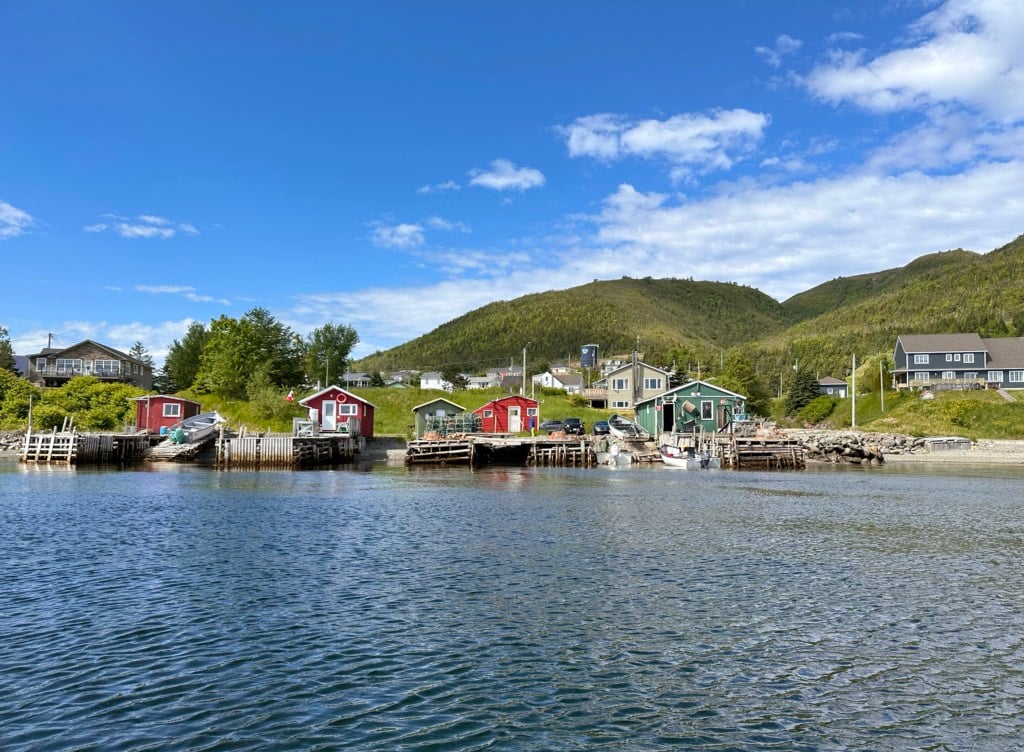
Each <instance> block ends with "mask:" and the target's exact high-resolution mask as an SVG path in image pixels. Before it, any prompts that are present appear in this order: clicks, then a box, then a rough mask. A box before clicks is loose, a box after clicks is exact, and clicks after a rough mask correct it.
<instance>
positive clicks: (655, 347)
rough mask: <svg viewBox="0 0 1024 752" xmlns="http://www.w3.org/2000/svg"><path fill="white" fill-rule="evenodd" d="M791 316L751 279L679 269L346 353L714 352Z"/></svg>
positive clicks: (422, 363)
mask: <svg viewBox="0 0 1024 752" xmlns="http://www.w3.org/2000/svg"><path fill="white" fill-rule="evenodd" d="M794 321H796V319H795V318H794V317H793V316H792V315H791V314H790V313H789V312H788V311H787V310H786V309H785V308H784V307H783V306H782V305H781V304H780V303H779V302H778V301H776V300H775V299H773V298H771V297H770V296H768V295H765V294H764V293H762V292H760V291H758V290H755V289H754V288H751V287H744V286H741V285H737V284H730V283H723V282H695V281H692V280H680V279H651V278H645V279H630V278H623V279H619V280H613V281H604V282H599V281H595V282H591V283H589V284H586V285H582V286H580V287H574V288H571V289H568V290H561V291H552V292H544V293H537V294H533V295H525V296H523V297H521V298H516V299H515V300H510V301H500V302H496V303H491V304H489V305H486V306H484V307H482V308H479V309H477V310H475V311H471V312H470V313H467V314H465V315H463V316H460V317H458V318H457V319H453V320H452V321H449V322H448V323H446V324H443V325H442V326H439V327H438V328H437V329H435V330H433V331H432V332H429V333H428V334H425V335H423V336H422V337H418V338H416V339H414V340H412V341H410V342H407V343H406V344H403V345H400V346H399V347H396V348H393V349H391V350H388V351H386V352H380V353H375V354H373V355H371V356H369V357H366V358H363V359H361V360H359V361H356V362H355V363H353V365H352V367H353V368H354V369H357V370H365V371H374V370H390V369H395V368H414V367H415V368H424V369H436V370H441V369H443V368H445V367H448V366H453V365H454V366H455V367H457V368H458V369H460V370H463V371H478V370H484V369H486V368H488V367H492V366H501V365H507V364H508V363H509V361H510V359H516V360H518V357H519V354H520V353H521V352H522V349H523V348H524V347H528V348H529V355H530V358H531V360H533V361H535V362H536V361H537V360H538V359H542V360H559V359H560V360H565V359H569V358H572V359H573V360H578V359H579V353H580V347H582V346H583V345H585V344H589V343H595V344H598V345H600V346H601V352H602V353H607V354H611V353H628V352H630V351H632V350H633V348H634V347H636V346H637V342H638V341H639V345H640V348H641V350H643V351H644V352H645V353H647V354H648V357H649V358H654V359H655V360H657V359H658V357H659V355H660V354H664V353H667V352H668V351H669V350H671V349H672V348H679V347H684V348H687V349H690V350H695V351H700V350H702V349H708V348H710V349H711V350H713V351H715V352H717V351H718V350H719V349H720V348H728V347H732V346H734V345H738V344H741V343H743V342H748V341H750V340H752V339H755V338H758V337H761V336H764V334H765V333H766V332H779V331H781V330H782V329H784V328H785V327H786V326H788V325H789V324H791V323H793V322H794Z"/></svg>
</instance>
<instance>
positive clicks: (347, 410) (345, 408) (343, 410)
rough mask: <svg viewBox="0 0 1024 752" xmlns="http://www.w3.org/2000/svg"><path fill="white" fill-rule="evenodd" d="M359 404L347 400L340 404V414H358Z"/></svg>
mask: <svg viewBox="0 0 1024 752" xmlns="http://www.w3.org/2000/svg"><path fill="white" fill-rule="evenodd" d="M358 414H359V405H353V404H352V403H349V402H346V403H344V404H341V405H338V415H358Z"/></svg>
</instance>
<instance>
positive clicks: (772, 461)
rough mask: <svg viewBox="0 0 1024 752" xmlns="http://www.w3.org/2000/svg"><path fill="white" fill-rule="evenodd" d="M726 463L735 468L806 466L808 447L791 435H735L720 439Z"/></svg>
mask: <svg viewBox="0 0 1024 752" xmlns="http://www.w3.org/2000/svg"><path fill="white" fill-rule="evenodd" d="M719 447H720V449H721V454H722V466H723V467H730V468H732V469H734V470H803V469H804V468H805V467H806V466H807V463H806V459H805V457H804V448H803V445H802V444H800V442H799V441H796V440H794V439H789V438H760V437H754V436H734V437H732V438H730V439H728V440H725V441H721V442H720V443H719Z"/></svg>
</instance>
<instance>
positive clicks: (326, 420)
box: [320, 399, 338, 431]
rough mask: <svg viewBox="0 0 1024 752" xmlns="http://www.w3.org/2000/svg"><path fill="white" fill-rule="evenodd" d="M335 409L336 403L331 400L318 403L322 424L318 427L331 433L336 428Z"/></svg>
mask: <svg viewBox="0 0 1024 752" xmlns="http://www.w3.org/2000/svg"><path fill="white" fill-rule="evenodd" d="M335 409H336V403H335V401H334V400H332V399H330V400H324V401H323V402H321V403H320V410H321V413H322V414H321V416H320V417H321V418H323V422H322V423H321V424H320V427H321V428H322V429H324V430H325V431H333V430H335V429H336V428H337V427H338V422H337V420H336V419H335V415H336V413H335Z"/></svg>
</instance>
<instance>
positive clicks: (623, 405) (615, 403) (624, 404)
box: [612, 400, 629, 410]
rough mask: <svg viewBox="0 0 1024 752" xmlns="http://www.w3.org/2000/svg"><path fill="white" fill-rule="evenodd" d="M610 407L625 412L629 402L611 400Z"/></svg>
mask: <svg viewBox="0 0 1024 752" xmlns="http://www.w3.org/2000/svg"><path fill="white" fill-rule="evenodd" d="M612 407H621V408H623V409H625V410H628V409H629V402H627V401H626V400H612Z"/></svg>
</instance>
